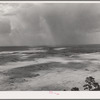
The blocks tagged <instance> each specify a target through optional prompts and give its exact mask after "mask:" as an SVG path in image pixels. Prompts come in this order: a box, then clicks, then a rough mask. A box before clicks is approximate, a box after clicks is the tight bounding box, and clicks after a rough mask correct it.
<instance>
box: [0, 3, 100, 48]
mask: <svg viewBox="0 0 100 100" xmlns="http://www.w3.org/2000/svg"><path fill="white" fill-rule="evenodd" d="M69 44H72V45H74V44H75V45H76V44H100V4H99V3H98V4H96V3H95V4H93V3H92V4H91V3H90V4H89V3H88V4H86V3H64V4H63V3H58V4H57V3H51V4H50V3H44V4H43V3H8V4H7V3H0V46H23V45H28V46H39V45H52V46H56V45H69Z"/></svg>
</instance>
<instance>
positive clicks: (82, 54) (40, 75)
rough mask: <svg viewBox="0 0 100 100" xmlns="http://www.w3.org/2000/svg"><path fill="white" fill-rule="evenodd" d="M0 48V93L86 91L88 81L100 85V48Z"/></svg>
mask: <svg viewBox="0 0 100 100" xmlns="http://www.w3.org/2000/svg"><path fill="white" fill-rule="evenodd" d="M2 48H3V50H2V49H0V50H1V51H0V91H63V90H66V91H70V90H71V88H72V87H79V88H80V90H81V91H83V90H84V88H83V85H84V84H85V78H86V77H88V76H93V77H94V78H95V80H96V81H97V82H98V83H100V77H99V76H100V52H99V51H100V50H99V49H100V47H99V46H98V45H96V46H95V45H92V46H91V45H87V46H68V47H34V48H32V47H30V48H24V49H22V48H21V47H19V49H18V50H17V49H15V50H13V49H12V47H10V50H8V47H7V48H4V47H2Z"/></svg>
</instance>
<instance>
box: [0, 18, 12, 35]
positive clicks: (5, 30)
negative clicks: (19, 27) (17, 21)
mask: <svg viewBox="0 0 100 100" xmlns="http://www.w3.org/2000/svg"><path fill="white" fill-rule="evenodd" d="M9 33H11V26H10V22H9V21H8V20H6V19H2V20H0V34H3V35H5V34H9Z"/></svg>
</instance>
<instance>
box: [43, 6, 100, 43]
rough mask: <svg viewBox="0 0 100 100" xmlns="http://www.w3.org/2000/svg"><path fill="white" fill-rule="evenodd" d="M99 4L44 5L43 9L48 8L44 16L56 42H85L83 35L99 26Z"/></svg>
mask: <svg viewBox="0 0 100 100" xmlns="http://www.w3.org/2000/svg"><path fill="white" fill-rule="evenodd" d="M51 5H52V4H51ZM99 5H100V4H54V5H53V7H50V5H49V7H48V6H46V7H45V9H47V8H48V9H49V11H48V10H47V11H46V12H45V18H46V21H47V23H48V24H49V26H50V29H51V31H52V33H53V35H54V37H55V39H56V41H57V43H58V44H59V43H60V44H62V45H63V44H64V45H66V44H77V43H85V42H86V41H87V37H85V35H86V34H90V33H91V32H92V31H95V30H96V29H98V28H100V21H99V18H100V12H99V13H98V11H99V9H100V8H99ZM92 33H93V32H92ZM94 33H95V32H94ZM84 37H85V38H84ZM87 42H88V41H87Z"/></svg>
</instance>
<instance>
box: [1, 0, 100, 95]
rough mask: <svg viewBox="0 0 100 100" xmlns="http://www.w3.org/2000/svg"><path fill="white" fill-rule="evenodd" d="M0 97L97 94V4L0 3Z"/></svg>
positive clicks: (99, 35)
mask: <svg viewBox="0 0 100 100" xmlns="http://www.w3.org/2000/svg"><path fill="white" fill-rule="evenodd" d="M0 91H50V94H56V95H59V93H56V92H53V91H100V3H34V2H31V3H11V2H9V3H6V2H5V3H2V2H1V3H0Z"/></svg>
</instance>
